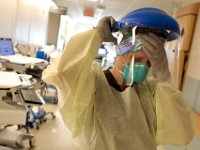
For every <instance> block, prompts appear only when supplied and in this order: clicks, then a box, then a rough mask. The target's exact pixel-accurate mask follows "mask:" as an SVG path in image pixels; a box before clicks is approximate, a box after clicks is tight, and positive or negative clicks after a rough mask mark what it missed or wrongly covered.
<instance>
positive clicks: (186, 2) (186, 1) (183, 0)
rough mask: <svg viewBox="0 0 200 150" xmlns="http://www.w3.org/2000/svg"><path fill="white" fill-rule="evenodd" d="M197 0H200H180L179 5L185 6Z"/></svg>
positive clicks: (199, 0)
mask: <svg viewBox="0 0 200 150" xmlns="http://www.w3.org/2000/svg"><path fill="white" fill-rule="evenodd" d="M197 2H200V0H181V6H186V5H190V4H192V3H197Z"/></svg>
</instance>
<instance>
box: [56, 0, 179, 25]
mask: <svg viewBox="0 0 200 150" xmlns="http://www.w3.org/2000/svg"><path fill="white" fill-rule="evenodd" d="M53 1H54V2H55V3H56V4H57V5H58V6H61V7H66V8H67V15H68V16H70V17H71V18H72V19H74V20H76V21H77V20H81V18H84V15H83V14H84V13H83V12H84V9H85V8H91V9H94V10H95V12H96V13H95V15H94V17H90V18H93V19H96V20H98V19H100V17H103V16H113V17H114V18H115V19H116V20H119V19H120V18H122V17H123V16H124V15H125V14H127V13H128V12H130V11H132V10H134V9H137V8H141V7H157V8H160V9H162V10H164V11H166V12H167V13H168V14H170V15H173V11H174V8H175V7H176V6H177V4H180V2H181V0H53ZM94 1H96V2H94ZM85 23H87V24H90V22H85Z"/></svg>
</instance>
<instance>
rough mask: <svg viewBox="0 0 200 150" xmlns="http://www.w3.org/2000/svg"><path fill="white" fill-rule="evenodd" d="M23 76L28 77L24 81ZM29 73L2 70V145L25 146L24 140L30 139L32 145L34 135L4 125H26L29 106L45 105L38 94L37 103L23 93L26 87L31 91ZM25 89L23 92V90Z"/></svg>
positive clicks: (0, 119) (0, 87) (0, 104)
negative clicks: (20, 73) (22, 73)
mask: <svg viewBox="0 0 200 150" xmlns="http://www.w3.org/2000/svg"><path fill="white" fill-rule="evenodd" d="M22 78H26V81H27V82H25V80H24V81H23V82H22ZM28 79H29V77H27V75H25V76H23V75H19V74H17V73H14V72H2V71H0V125H1V128H0V145H4V146H8V147H16V148H23V147H24V145H23V141H24V140H29V143H30V146H32V144H33V143H32V142H33V140H34V136H33V135H32V134H30V133H23V132H20V131H16V130H13V129H10V128H3V126H4V125H25V124H26V122H27V107H28V106H30V105H43V104H44V103H45V102H44V101H43V99H42V98H41V97H40V96H39V95H38V94H37V93H35V95H34V96H37V97H36V98H34V99H35V103H33V102H31V101H28V99H27V98H26V97H25V96H24V95H23V92H24V91H25V89H27V91H29V90H30V89H28V87H30V85H31V84H30V82H28ZM22 91H23V92H22Z"/></svg>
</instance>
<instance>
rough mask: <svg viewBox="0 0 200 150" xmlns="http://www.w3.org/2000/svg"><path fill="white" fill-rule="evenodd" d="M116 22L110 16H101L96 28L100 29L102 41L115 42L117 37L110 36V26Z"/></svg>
mask: <svg viewBox="0 0 200 150" xmlns="http://www.w3.org/2000/svg"><path fill="white" fill-rule="evenodd" d="M115 23H116V21H115V19H114V18H113V17H111V16H109V17H103V18H102V19H100V20H99V22H98V24H97V26H96V27H95V28H96V29H99V30H100V31H101V35H102V37H103V41H104V42H113V43H115V44H117V39H116V38H114V37H113V36H112V32H111V28H112V26H113V25H114V24H115Z"/></svg>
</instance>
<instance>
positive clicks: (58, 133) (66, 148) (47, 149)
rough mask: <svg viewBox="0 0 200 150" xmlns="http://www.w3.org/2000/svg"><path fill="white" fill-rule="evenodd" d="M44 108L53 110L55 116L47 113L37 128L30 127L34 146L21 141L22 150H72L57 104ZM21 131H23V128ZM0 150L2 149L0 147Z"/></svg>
mask: <svg viewBox="0 0 200 150" xmlns="http://www.w3.org/2000/svg"><path fill="white" fill-rule="evenodd" d="M45 110H48V111H53V112H54V114H55V115H56V118H55V119H52V117H51V115H49V116H47V117H48V119H47V121H46V122H44V123H42V124H41V125H40V127H39V129H35V128H34V129H30V133H32V134H34V136H35V140H34V145H35V146H34V147H33V148H30V147H29V142H28V140H26V141H24V143H23V144H24V145H25V148H24V149H23V150H72V144H71V138H70V137H71V136H70V131H69V130H68V129H67V128H66V127H65V124H64V122H63V120H62V118H61V116H60V113H59V111H58V108H57V106H56V105H49V104H47V105H46V106H45ZM21 131H22V132H23V131H24V132H25V130H23V129H21ZM0 150H4V149H3V148H1V147H0ZM15 150H16V149H15ZM17 150H22V149H17Z"/></svg>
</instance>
